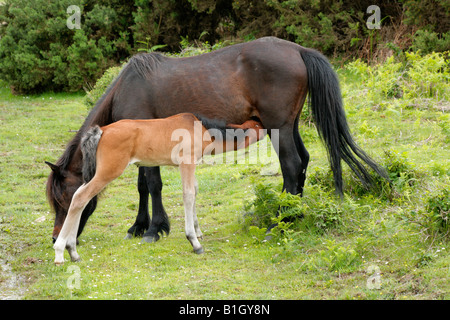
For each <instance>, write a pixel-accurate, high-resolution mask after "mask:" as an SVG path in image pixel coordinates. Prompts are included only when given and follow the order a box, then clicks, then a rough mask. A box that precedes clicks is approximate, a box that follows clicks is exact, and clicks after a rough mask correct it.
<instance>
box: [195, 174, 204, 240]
mask: <svg viewBox="0 0 450 320" xmlns="http://www.w3.org/2000/svg"><path fill="white" fill-rule="evenodd" d="M194 187H195V197H194V209H193V210H194V229H195V235H196V236H197V239H200V240H203V233H202V231H201V230H200V225H199V223H198V219H197V210H196V208H195V199H196V198H197V195H198V182H197V179H195V181H194Z"/></svg>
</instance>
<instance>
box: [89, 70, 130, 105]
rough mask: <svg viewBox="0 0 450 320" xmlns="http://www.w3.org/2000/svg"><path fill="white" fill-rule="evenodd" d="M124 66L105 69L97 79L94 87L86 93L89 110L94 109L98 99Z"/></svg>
mask: <svg viewBox="0 0 450 320" xmlns="http://www.w3.org/2000/svg"><path fill="white" fill-rule="evenodd" d="M122 68H123V66H119V67H111V68H109V69H108V70H106V71H105V73H104V74H103V75H102V76H101V77H100V79H98V80H97V82H96V83H95V85H94V87H93V88H92V89H91V90H89V91H88V92H87V93H86V97H85V98H84V104H85V105H86V106H87V108H88V110H90V109H92V108H93V107H94V105H95V104H96V103H97V101H98V100H99V99H100V98H101V97H102V95H103V94H104V93H105V92H106V89H107V88H108V86H109V85H110V84H111V83H112V82H113V80H114V79H115V78H116V77H117V76H118V75H119V73H120V70H122Z"/></svg>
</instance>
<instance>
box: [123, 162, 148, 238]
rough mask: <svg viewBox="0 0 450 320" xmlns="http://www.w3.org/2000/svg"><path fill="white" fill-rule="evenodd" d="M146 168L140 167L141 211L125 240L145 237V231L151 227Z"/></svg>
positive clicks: (138, 186)
mask: <svg viewBox="0 0 450 320" xmlns="http://www.w3.org/2000/svg"><path fill="white" fill-rule="evenodd" d="M145 172H146V168H145V167H139V175H138V183H137V188H138V192H139V209H138V214H137V217H136V221H135V222H134V224H133V225H132V226H131V228H130V229H128V232H127V235H126V237H125V239H131V238H133V236H134V237H140V236H142V235H144V233H145V231H146V230H148V228H149V227H150V222H151V219H150V215H149V212H148V196H149V192H150V190H149V188H148V183H147V175H146V173H145Z"/></svg>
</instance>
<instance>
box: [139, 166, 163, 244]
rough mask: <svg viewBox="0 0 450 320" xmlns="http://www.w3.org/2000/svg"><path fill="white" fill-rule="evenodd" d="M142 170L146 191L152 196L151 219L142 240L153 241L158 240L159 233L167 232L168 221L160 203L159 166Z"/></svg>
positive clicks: (160, 181)
mask: <svg viewBox="0 0 450 320" xmlns="http://www.w3.org/2000/svg"><path fill="white" fill-rule="evenodd" d="M144 172H145V180H146V182H147V188H148V192H149V193H150V195H151V197H152V220H151V222H150V227H148V229H147V231H146V232H145V233H144V236H143V240H144V241H146V242H155V241H158V240H159V238H160V235H163V234H164V233H166V234H169V232H170V222H169V217H168V216H167V213H166V211H165V210H164V206H163V204H162V196H161V191H162V187H163V184H162V180H161V172H160V169H159V167H151V168H144ZM147 210H148V209H147ZM147 214H148V213H147ZM136 223H137V220H136Z"/></svg>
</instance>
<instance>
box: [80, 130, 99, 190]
mask: <svg viewBox="0 0 450 320" xmlns="http://www.w3.org/2000/svg"><path fill="white" fill-rule="evenodd" d="M102 133H103V131H102V130H101V129H100V127H99V126H95V127H92V128H90V129H89V130H88V131H86V133H85V134H84V135H83V137H82V138H81V143H80V147H81V152H82V154H83V169H82V173H83V180H84V183H88V182H89V181H91V179H92V178H93V177H94V175H95V171H96V167H97V145H98V142H99V140H100V138H101V136H102Z"/></svg>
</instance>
